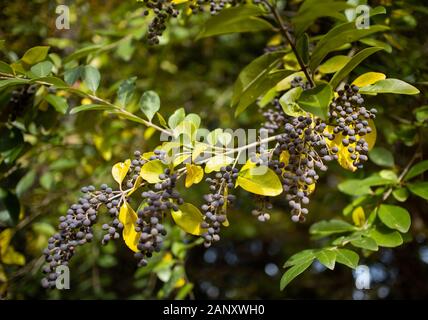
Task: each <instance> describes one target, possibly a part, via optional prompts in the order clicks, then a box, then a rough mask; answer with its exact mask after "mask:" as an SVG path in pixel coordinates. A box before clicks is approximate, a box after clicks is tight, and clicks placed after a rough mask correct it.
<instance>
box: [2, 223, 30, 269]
mask: <svg viewBox="0 0 428 320" xmlns="http://www.w3.org/2000/svg"><path fill="white" fill-rule="evenodd" d="M13 235H14V230H13V229H10V228H9V229H6V230H4V231H3V232H2V233H0V261H1V262H2V263H4V264H16V265H20V266H22V265H24V264H25V257H24V256H23V255H22V254H21V253H19V252H17V251H15V249H14V248H13V246H11V245H10V240H11V239H12V237H13Z"/></svg>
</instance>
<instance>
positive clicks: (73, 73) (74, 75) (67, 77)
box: [64, 66, 83, 86]
mask: <svg viewBox="0 0 428 320" xmlns="http://www.w3.org/2000/svg"><path fill="white" fill-rule="evenodd" d="M82 73H83V68H82V66H77V67H75V68H72V69H69V70H67V71H65V72H64V81H65V82H67V83H68V84H69V85H70V86H71V85H73V84H74V83H75V82H76V81H77V80H78V79H79V78H80V77H81V75H82Z"/></svg>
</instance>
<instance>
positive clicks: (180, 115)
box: [168, 108, 186, 129]
mask: <svg viewBox="0 0 428 320" xmlns="http://www.w3.org/2000/svg"><path fill="white" fill-rule="evenodd" d="M185 117H186V112H185V111H184V108H180V109H177V110H175V112H174V113H173V114H172V115H171V116H170V117H169V119H168V125H169V127H170V128H171V129H174V128H175V127H177V126H178V125H179V124H180V123H181V122H182V121H183V120H184V118H185Z"/></svg>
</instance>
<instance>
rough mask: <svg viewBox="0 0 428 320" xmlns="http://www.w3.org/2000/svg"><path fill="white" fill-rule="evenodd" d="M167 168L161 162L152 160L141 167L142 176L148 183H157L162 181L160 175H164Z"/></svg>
mask: <svg viewBox="0 0 428 320" xmlns="http://www.w3.org/2000/svg"><path fill="white" fill-rule="evenodd" d="M165 168H166V166H165V165H164V164H163V163H162V161H160V160H152V161H149V162H146V163H145V164H143V166H142V167H141V171H140V176H141V177H142V178H143V179H144V180H145V181H147V182H148V183H157V182H160V181H161V179H160V178H159V175H160V174H162V173H163V172H164V170H165Z"/></svg>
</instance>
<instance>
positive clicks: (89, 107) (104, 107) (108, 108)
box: [70, 104, 116, 114]
mask: <svg viewBox="0 0 428 320" xmlns="http://www.w3.org/2000/svg"><path fill="white" fill-rule="evenodd" d="M95 110H105V111H112V110H116V108H115V107H113V106H109V105H106V104H84V105H81V106H78V107H74V108H73V109H71V111H70V114H75V113H79V112H82V111H95Z"/></svg>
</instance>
